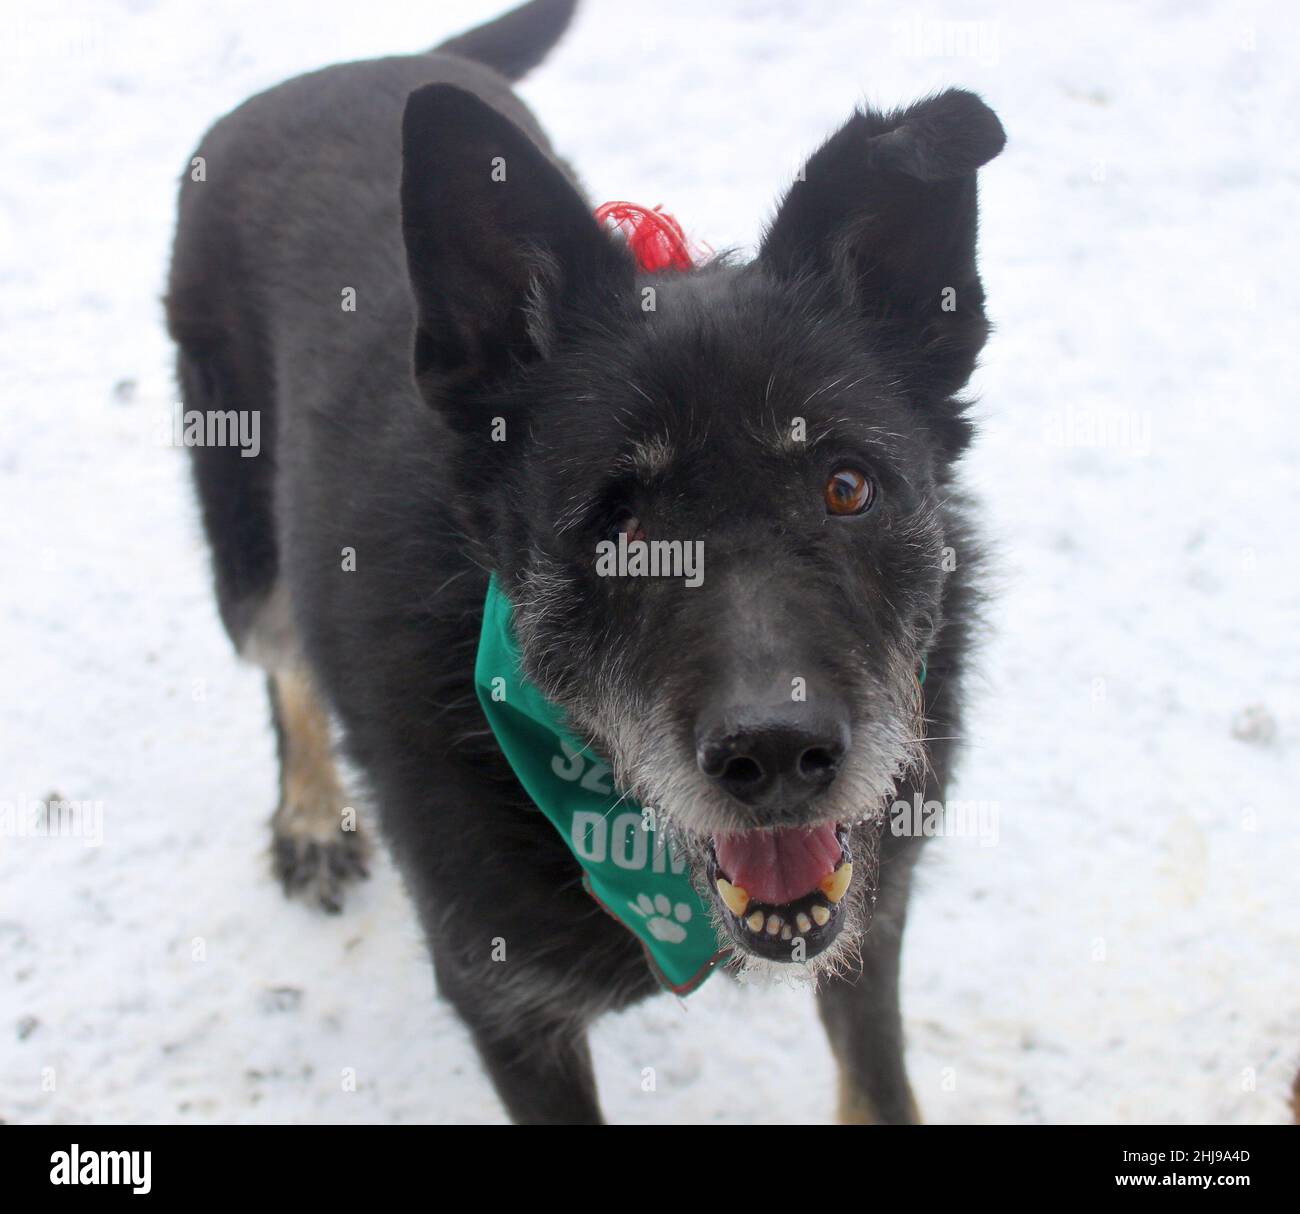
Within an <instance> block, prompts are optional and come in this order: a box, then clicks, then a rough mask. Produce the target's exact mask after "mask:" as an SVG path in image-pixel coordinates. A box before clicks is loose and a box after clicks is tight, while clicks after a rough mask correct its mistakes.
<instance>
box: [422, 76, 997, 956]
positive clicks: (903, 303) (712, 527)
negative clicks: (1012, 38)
mask: <svg viewBox="0 0 1300 1214" xmlns="http://www.w3.org/2000/svg"><path fill="white" fill-rule="evenodd" d="M1003 140H1004V136H1003V133H1002V128H1001V126H1000V125H999V123H998V120H997V118H996V117H995V116H994V115H993V113H992V111H990V110H989V109H988V108H987V107H986V106H985V105H984V104H983V102H981V101H980V100H979V99H978V98H977V97H975V96H973V95H972V94H970V93H965V92H957V91H953V92H947V93H944V94H941V95H939V96H936V97H932V98H930V99H928V100H926V101H923V102H921V103H919V104H918V105H915V106H913V107H912V108H911V109H908V110H904V111H901V112H898V113H894V114H888V115H882V114H877V113H870V112H858V113H855V114H854V115H853V117H852V118H850V120H849V121H848V122H847V123H846V124H845V125H844V126H843V127H842V128H841V129H840V130H839V131H838V132H837V133H836V134H835V135H834V136H833V137H832V138H831V139H830V140H828V141H827V143H826V144H825V145H824V146H823V147H822V148H821V149H820V150H819V151H818V152H817V153H816V154H815V155H814V156H813V157H812V158H811V159H810V160H809V161H808V163H807V165H806V166H805V168H804V169H803V170H802V172H801V173H800V175H799V179H798V180H797V181H796V183H795V184H794V185H793V186H792V188H791V189H790V190H789V192H788V193H787V194H786V196H785V198H784V200H783V201H782V202H781V204H780V206H779V208H778V210H777V213H776V217H775V219H774V220H773V222H772V224H771V226H770V228H769V230H768V232H767V234H766V237H765V239H764V241H763V244H762V249H761V251H760V253H759V256H758V257H757V259H756V260H754V261H753V262H751V263H749V264H744V265H740V264H734V263H732V262H730V261H728V260H726V259H718V260H716V261H714V262H713V263H711V264H708V265H706V266H703V267H701V268H700V269H698V270H695V271H691V272H687V273H667V274H664V275H661V276H647V275H644V274H638V272H637V270H636V268H635V266H634V265H633V263H632V259H631V257H630V255H629V253H628V251H627V248H626V246H625V244H624V243H623V241H622V240H621V239H620V238H619V237H617V236H615V235H612V234H610V233H609V232H607V231H605V230H602V228H601V227H600V226H599V225H598V224H597V223H596V222H595V220H594V219H593V217H592V214H591V210H590V208H589V206H588V204H587V203H586V202H585V201H584V200H583V199H582V197H581V196H580V195H579V193H578V191H577V190H576V189H575V188H574V186H573V185H572V184H571V182H570V180H569V179H568V178H567V176H566V175H565V174H564V173H563V172H562V171H561V169H560V168H559V167H557V165H556V163H555V162H554V161H553V160H552V159H551V158H549V157H548V156H547V155H546V154H544V153H543V152H542V151H541V150H539V148H538V147H537V146H536V145H535V144H534V143H533V142H532V141H530V140H529V139H528V137H527V136H525V135H524V134H523V133H522V132H521V131H520V130H519V129H518V128H517V127H515V126H514V125H513V124H511V123H510V122H509V121H507V120H506V119H505V118H504V117H502V116H501V115H500V114H499V113H497V112H496V111H495V110H494V109H492V108H490V107H489V106H487V105H486V104H484V103H483V102H481V101H479V100H477V99H475V98H474V97H472V96H470V95H469V94H467V93H464V92H461V91H459V90H457V89H454V88H451V87H448V86H440V85H435V86H431V87H429V88H426V89H422V90H420V91H419V92H417V93H415V94H414V95H413V96H412V97H411V99H410V101H409V103H408V106H407V111H406V119H405V126H404V174H403V183H402V203H403V224H404V231H405V236H406V247H407V256H408V264H409V269H410V277H411V284H412V288H413V293H414V297H415V302H416V312H417V331H416V338H415V375H416V381H417V384H418V385H419V387H420V390H421V392H422V394H423V395H424V397H425V399H426V400H427V401H428V402H429V403H430V405H432V406H433V407H435V408H437V409H438V410H440V411H441V412H442V414H443V416H444V417H445V419H446V421H447V423H448V424H449V426H450V428H451V431H453V432H454V433H455V434H456V435H457V436H458V438H457V455H456V491H457V493H458V494H459V502H458V504H459V506H460V508H461V512H462V516H463V520H464V526H465V528H466V532H467V534H469V535H471V536H472V537H473V540H474V542H475V544H476V549H477V554H478V559H479V560H481V561H482V562H483V563H484V564H486V565H489V566H490V567H491V568H492V569H494V570H495V571H496V572H497V574H498V576H499V578H500V579H501V582H502V585H503V587H504V588H505V590H506V592H507V593H508V595H509V596H510V598H511V600H512V601H513V603H514V606H515V621H516V626H517V631H518V635H519V640H520V645H521V649H522V652H523V658H524V663H525V666H526V669H527V671H528V673H529V674H530V676H531V677H532V678H533V679H534V680H535V681H536V682H537V683H538V684H539V685H540V686H541V687H542V688H543V689H544V690H545V692H546V693H547V694H548V695H549V696H550V697H551V698H552V699H553V700H555V701H556V702H557V703H559V704H560V705H562V706H563V707H564V709H565V710H566V711H567V713H568V715H569V717H570V720H571V721H572V723H573V724H574V726H575V728H576V729H577V730H579V731H583V732H585V733H586V734H587V735H588V737H589V738H590V739H591V740H592V742H593V743H594V745H595V746H596V748H597V749H598V750H600V751H602V752H603V753H604V754H606V755H607V756H608V757H609V759H610V761H611V763H612V765H613V767H614V772H615V777H616V781H617V783H618V785H619V787H620V788H622V789H624V790H626V791H628V792H629V793H631V794H632V795H634V796H635V797H636V798H637V799H638V800H639V801H640V802H641V803H642V804H643V805H645V806H650V807H653V809H654V810H655V812H656V813H657V814H658V815H659V818H660V823H661V824H666V825H667V826H668V827H669V828H671V829H672V830H674V831H675V832H676V834H677V835H678V837H680V838H681V839H682V840H684V841H685V843H686V846H687V849H688V851H689V852H690V853H691V855H692V857H693V861H694V864H695V868H696V873H697V875H698V876H699V877H700V878H701V880H702V881H703V880H706V881H707V884H708V887H709V890H710V892H711V895H712V897H713V899H714V903H715V907H716V912H717V917H718V921H719V924H720V925H721V926H722V927H724V928H725V930H726V931H727V932H729V933H730V935H731V937H732V938H733V939H734V941H735V943H736V944H737V945H739V946H740V948H741V949H742V950H743V951H744V952H745V953H746V954H748V955H752V956H756V957H763V958H767V959H770V960H787V961H788V960H791V959H795V960H800V959H808V960H811V959H812V958H814V957H817V956H818V955H821V956H823V957H826V956H831V955H833V954H834V953H835V952H836V950H834V949H831V948H830V946H831V945H832V943H833V942H835V941H836V940H837V938H840V939H841V941H842V942H844V941H848V940H850V939H851V938H852V937H853V935H854V933H855V932H856V931H858V930H861V929H862V928H863V927H864V926H865V923H866V922H867V920H868V918H869V913H870V905H871V901H872V896H873V893H874V886H875V878H876V872H875V867H876V855H877V847H878V841H879V832H880V828H881V823H882V821H883V817H884V812H885V807H886V805H887V803H888V800H889V798H890V795H891V793H892V792H893V790H894V786H895V782H896V780H897V779H898V778H899V776H900V774H901V773H902V772H904V771H905V770H906V769H908V768H909V767H911V766H913V765H915V764H917V763H919V762H921V761H922V760H923V747H924V744H923V735H922V723H921V712H920V690H919V686H918V677H917V676H918V670H919V668H920V666H921V663H922V661H923V659H924V658H925V655H926V654H927V651H928V649H929V647H930V646H931V645H932V643H933V642H934V639H935V637H936V635H937V633H938V631H939V629H940V628H941V627H942V626H943V622H944V603H945V596H944V576H945V575H944V570H943V550H944V547H945V543H946V542H947V540H948V538H949V537H947V536H946V534H945V519H946V517H947V515H946V510H945V505H944V496H945V490H946V486H947V481H948V472H949V469H950V466H951V463H952V461H953V460H954V459H955V458H956V457H957V456H958V455H959V454H960V452H961V451H962V449H963V448H964V446H965V445H966V443H967V442H968V440H969V437H970V427H969V424H968V422H967V421H966V420H965V419H964V417H963V416H962V404H961V402H960V401H957V400H955V399H954V394H955V393H957V392H958V391H959V390H960V389H961V388H962V386H963V385H964V384H965V382H966V380H967V378H968V376H969V375H970V373H971V370H972V368H973V366H974V363H975V359H976V356H977V354H978V352H979V350H980V348H981V346H982V345H983V343H984V340H985V336H986V333H987V323H986V321H985V317H984V309H983V291H982V289H981V286H980V281H979V277H978V274H977V272H976V265H975V229H976V186H975V174H976V170H977V169H978V168H979V166H980V165H982V164H984V163H985V162H986V161H988V160H989V159H990V158H991V157H993V156H994V155H996V154H997V152H998V151H999V150H1000V149H1001V147H1002V144H1003ZM638 560H641V561H642V562H643V563H644V565H643V566H641V567H639V566H638V565H637V561H638ZM655 561H657V562H658V572H659V576H637V572H638V569H639V568H642V567H650V568H654V567H655V566H654V564H653V562H655ZM846 923H847V924H849V925H850V930H849V931H847V932H845V931H844V928H845V926H846Z"/></svg>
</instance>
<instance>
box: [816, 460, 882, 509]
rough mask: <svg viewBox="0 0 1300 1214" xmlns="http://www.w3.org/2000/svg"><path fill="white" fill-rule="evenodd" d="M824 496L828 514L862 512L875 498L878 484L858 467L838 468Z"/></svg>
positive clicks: (831, 477)
mask: <svg viewBox="0 0 1300 1214" xmlns="http://www.w3.org/2000/svg"><path fill="white" fill-rule="evenodd" d="M824 496H825V498H826V511H827V513H828V514H839V515H845V514H862V513H863V512H864V511H865V510H866V509H867V508H868V507H869V506H870V505H871V503H872V502H873V501H874V500H875V497H876V486H875V485H874V484H873V483H872V481H871V478H870V477H868V476H866V475H865V474H864V473H861V472H859V471H858V470H857V469H856V468H836V469H835V471H834V472H832V473H831V475H830V479H829V480H828V481H827V482H826V489H825V491H824Z"/></svg>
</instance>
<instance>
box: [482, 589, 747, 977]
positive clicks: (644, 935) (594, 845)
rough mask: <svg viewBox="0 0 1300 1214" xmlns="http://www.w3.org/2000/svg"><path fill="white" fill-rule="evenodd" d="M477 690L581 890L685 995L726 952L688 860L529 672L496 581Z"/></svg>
mask: <svg viewBox="0 0 1300 1214" xmlns="http://www.w3.org/2000/svg"><path fill="white" fill-rule="evenodd" d="M474 689H475V691H477V692H478V698H479V703H480V704H482V705H483V712H484V714H485V715H486V716H487V719H488V724H489V725H491V727H492V732H493V733H494V734H495V735H496V739H497V744H498V745H499V746H500V747H501V750H502V752H503V753H504V754H505V756H506V759H507V760H509V763H510V766H511V767H512V768H513V769H514V773H515V776H516V777H517V778H518V780H519V783H520V784H522V785H523V786H524V789H525V791H526V792H527V793H528V795H529V796H530V797H532V799H533V801H534V802H535V803H536V805H537V808H538V809H540V810H541V811H542V813H544V814H545V815H546V816H547V817H548V818H549V819H550V820H551V825H552V826H554V827H555V829H556V830H558V831H559V832H560V834H561V836H563V838H564V841H565V843H567V844H568V846H569V850H570V851H572V852H573V854H574V857H575V858H576V859H577V861H578V863H579V864H580V865H581V866H582V868H583V871H584V873H585V875H584V877H583V881H582V884H583V888H584V889H586V891H587V893H589V894H590V895H591V896H592V897H593V898H594V899H595V900H596V901H597V902H598V903H599V904H600V905H601V906H602V907H604V909H605V910H606V911H608V912H609V913H610V914H611V915H613V916H614V918H615V919H617V920H618V921H619V922H620V923H621V924H623V926H624V927H626V928H627V929H628V930H629V931H631V932H633V933H634V934H635V935H636V936H637V937H638V938H639V939H640V940H641V944H642V946H643V947H644V948H645V951H646V958H647V960H648V961H649V963H650V968H651V969H652V970H653V971H654V975H655V977H656V978H658V979H659V981H660V983H661V984H662V985H663V986H664V987H666V988H667V989H668V990H670V991H673V992H674V993H675V994H678V995H686V994H689V993H690V992H691V991H693V990H694V989H695V988H696V987H697V986H699V985H700V984H701V983H702V982H703V981H704V980H705V979H706V978H707V977H708V976H709V974H710V973H712V972H713V969H714V967H715V966H716V965H717V964H718V962H719V961H722V960H724V959H725V958H726V957H727V955H728V950H727V949H725V948H719V947H718V939H717V935H716V934H715V933H714V930H713V926H712V924H711V923H710V921H709V913H708V910H707V909H706V907H705V905H704V902H703V900H702V899H701V898H700V895H699V894H698V893H697V892H696V890H695V887H694V885H692V884H691V879H690V875H689V873H688V872H687V870H686V862H685V859H684V858H682V857H678V856H675V855H674V854H673V852H672V849H671V847H670V845H669V844H668V842H667V840H665V839H664V837H663V836H662V835H661V834H660V833H659V832H658V831H657V830H656V826H657V824H656V822H655V821H654V815H653V814H652V813H651V812H650V811H648V810H647V811H643V810H642V809H641V807H640V806H639V805H637V804H636V802H634V801H631V800H629V799H628V798H626V797H622V796H620V795H619V794H618V793H617V792H616V791H615V789H614V785H613V778H612V774H611V772H610V769H609V764H607V763H606V762H604V760H602V759H601V758H599V757H598V756H597V755H596V754H595V753H594V752H593V751H592V750H591V748H590V747H589V746H587V745H586V744H585V743H583V742H581V741H579V740H578V738H577V737H575V736H574V735H573V734H572V733H570V732H569V730H568V728H567V726H566V724H565V721H564V716H563V713H562V712H561V710H560V709H559V708H557V707H556V706H555V705H554V704H552V703H551V702H550V701H549V700H547V699H546V697H545V696H543V695H542V693H541V691H540V690H539V689H538V688H537V687H535V686H534V685H533V684H532V683H531V682H529V681H528V679H527V678H525V677H524V674H523V671H521V670H520V668H519V647H518V645H517V644H516V642H515V636H514V629H513V627H512V626H511V606H510V600H509V599H508V598H506V596H505V595H504V594H502V593H501V588H500V587H499V586H498V585H497V580H496V578H495V577H493V578H492V579H491V580H490V581H489V582H488V592H487V600H486V601H485V603H484V604H483V631H482V634H481V635H480V637H479V643H478V660H477V661H476V662H475V664H474Z"/></svg>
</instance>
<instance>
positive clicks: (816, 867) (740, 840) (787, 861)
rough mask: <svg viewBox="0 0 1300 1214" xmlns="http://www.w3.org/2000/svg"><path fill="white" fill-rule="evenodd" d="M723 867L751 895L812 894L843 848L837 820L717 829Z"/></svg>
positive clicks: (785, 897) (786, 898) (773, 900)
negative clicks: (740, 830) (728, 831)
mask: <svg viewBox="0 0 1300 1214" xmlns="http://www.w3.org/2000/svg"><path fill="white" fill-rule="evenodd" d="M713 849H714V851H715V852H716V853H717V856H718V867H719V868H720V869H721V870H722V875H723V876H724V877H726V878H727V879H728V880H729V881H730V882H731V883H732V885H739V886H740V887H741V888H742V889H743V890H744V891H745V892H746V893H747V894H749V896H750V897H751V898H757V899H758V900H759V901H760V902H767V903H769V904H771V905H773V906H782V905H784V904H785V903H786V902H793V901H794V900H795V899H796V898H802V897H803V896H804V894H810V893H812V891H813V890H815V889H816V888H817V885H818V883H819V882H820V881H821V879H822V878H823V877H825V876H826V875H827V874H828V873H832V872H834V871H835V869H836V867H837V866H838V864H839V862H840V856H841V855H842V854H843V853H842V852H841V850H840V844H839V840H838V839H836V837H835V827H834V826H817V827H814V828H813V829H811V830H803V829H800V828H798V827H792V828H790V829H787V830H750V831H746V832H745V833H744V834H743V835H714V837H713Z"/></svg>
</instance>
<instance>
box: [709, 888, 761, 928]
mask: <svg viewBox="0 0 1300 1214" xmlns="http://www.w3.org/2000/svg"><path fill="white" fill-rule="evenodd" d="M718 897H719V898H721V899H722V901H723V902H724V903H725V904H726V907H727V909H728V910H729V911H730V912H731V913H732V914H733V915H735V916H736V918H737V919H740V918H742V917H743V916H744V914H745V911H746V910H747V909H748V908H749V894H748V893H747V892H746V891H745V890H743V889H741V888H740V886H739V885H732V884H731V882H730V881H728V880H727V879H726V878H725V877H719V878H718ZM755 930H757V929H755Z"/></svg>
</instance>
